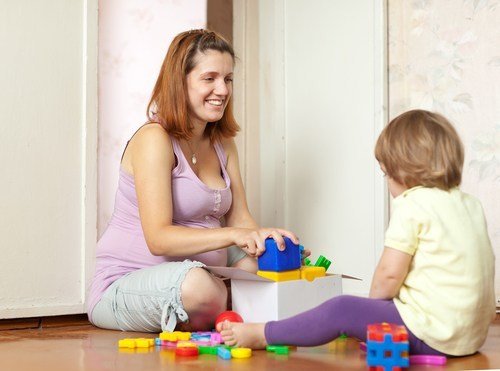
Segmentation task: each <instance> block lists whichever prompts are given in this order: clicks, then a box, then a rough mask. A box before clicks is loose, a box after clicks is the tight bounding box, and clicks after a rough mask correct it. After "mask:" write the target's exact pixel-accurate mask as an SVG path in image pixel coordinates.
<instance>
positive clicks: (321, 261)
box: [314, 255, 332, 271]
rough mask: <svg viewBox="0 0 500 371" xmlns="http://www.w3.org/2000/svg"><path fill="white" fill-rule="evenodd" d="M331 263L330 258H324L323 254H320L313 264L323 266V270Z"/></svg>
mask: <svg viewBox="0 0 500 371" xmlns="http://www.w3.org/2000/svg"><path fill="white" fill-rule="evenodd" d="M331 264H332V262H331V261H330V260H328V259H327V258H325V257H324V256H323V255H320V256H319V258H318V260H316V263H314V265H315V266H316V267H323V268H325V271H327V270H328V268H329V267H330V265H331Z"/></svg>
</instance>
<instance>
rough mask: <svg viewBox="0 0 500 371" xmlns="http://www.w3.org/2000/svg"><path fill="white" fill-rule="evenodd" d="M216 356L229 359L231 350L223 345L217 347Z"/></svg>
mask: <svg viewBox="0 0 500 371" xmlns="http://www.w3.org/2000/svg"><path fill="white" fill-rule="evenodd" d="M217 356H218V357H219V358H222V359H231V350H230V349H227V348H225V347H218V348H217Z"/></svg>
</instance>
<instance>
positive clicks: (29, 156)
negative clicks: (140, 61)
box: [0, 0, 97, 318]
mask: <svg viewBox="0 0 500 371" xmlns="http://www.w3.org/2000/svg"><path fill="white" fill-rule="evenodd" d="M0 46H1V49H0V53H1V61H2V62H1V68H0V86H1V89H0V138H1V139H2V144H1V146H0V158H1V159H2V168H1V170H0V174H1V182H0V262H1V263H0V264H1V268H0V318H15V317H30V316H44V315H57V314H70V313H82V312H83V311H84V309H85V290H86V288H87V286H88V281H89V276H90V274H89V273H90V271H91V269H92V267H91V264H88V262H90V261H91V256H92V255H93V253H94V245H95V239H96V232H95V229H96V228H95V225H96V223H95V219H96V218H95V215H96V186H95V185H96V128H97V125H96V118H97V115H96V111H97V107H96V101H97V100H96V97H97V83H96V81H97V77H96V66H97V63H96V57H97V52H96V50H97V1H96V0H86V1H85V0H81V1H77V0H74V1H66V0H46V1H30V0H18V1H8V2H4V4H3V5H2V11H1V12H0Z"/></svg>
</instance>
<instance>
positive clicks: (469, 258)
mask: <svg viewBox="0 0 500 371" xmlns="http://www.w3.org/2000/svg"><path fill="white" fill-rule="evenodd" d="M375 157H376V158H377V160H378V161H379V163H380V167H381V169H382V170H383V172H384V173H385V176H386V177H387V182H388V187H389V191H390V193H391V194H392V196H393V197H395V198H394V202H393V210H392V216H391V220H390V223H389V227H388V229H387V231H386V235H385V248H384V251H383V253H382V256H381V258H380V261H379V263H378V265H377V268H376V270H375V273H374V276H373V282H372V285H371V289H370V294H369V296H370V297H369V298H362V297H354V296H347V295H342V296H338V297H335V298H332V299H330V300H328V301H326V302H325V303H323V304H321V305H319V306H318V307H316V308H313V309H311V310H309V311H307V312H303V313H300V314H298V315H296V316H294V317H291V318H288V319H284V320H281V321H271V322H267V323H265V324H240V323H229V322H225V323H223V326H222V328H223V331H222V338H223V339H224V341H225V343H226V344H227V345H237V346H241V347H252V348H257V349H258V348H264V347H265V346H266V345H267V344H289V345H298V346H315V345H319V344H324V343H327V342H329V341H331V340H333V339H335V338H337V337H338V336H340V334H341V333H346V334H347V335H349V336H351V337H356V338H359V339H361V340H363V341H365V340H366V328H367V325H368V324H370V323H379V322H390V323H396V324H400V325H405V326H406V328H407V329H408V332H409V342H410V353H412V354H435V355H453V356H462V355H468V354H472V353H474V352H476V351H477V350H478V349H479V348H480V347H481V345H482V344H483V343H484V341H485V339H486V336H487V333H488V327H489V324H490V323H491V321H492V320H493V318H494V317H495V294H494V262H495V257H494V255H493V251H492V248H491V244H490V241H489V238H488V232H487V228H486V222H485V218H484V215H483V210H482V207H481V204H480V203H479V201H478V200H477V199H475V198H474V197H472V196H470V195H468V194H466V193H463V192H461V191H460V189H459V188H458V186H459V184H460V181H461V177H462V166H463V161H464V155H463V146H462V143H461V141H460V138H459V136H458V134H457V132H456V131H455V129H454V128H453V126H452V125H451V124H450V123H449V122H448V120H447V119H446V118H444V117H443V116H441V115H439V114H436V113H432V112H428V111H423V110H413V111H409V112H406V113H403V114H402V115H400V116H398V117H396V118H395V119H394V120H392V121H391V122H390V123H389V125H388V126H387V127H386V128H385V129H384V130H383V132H382V133H381V135H380V137H379V139H378V141H377V144H376V147H375Z"/></svg>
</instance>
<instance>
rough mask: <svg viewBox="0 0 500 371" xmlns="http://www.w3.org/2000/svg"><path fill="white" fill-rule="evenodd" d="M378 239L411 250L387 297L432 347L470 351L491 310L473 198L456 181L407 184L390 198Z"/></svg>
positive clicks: (489, 262) (489, 277) (488, 267)
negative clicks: (397, 285)
mask: <svg viewBox="0 0 500 371" xmlns="http://www.w3.org/2000/svg"><path fill="white" fill-rule="evenodd" d="M393 205H394V208H393V213H392V216H391V220H390V223H389V228H388V229H387V231H386V235H385V246H386V247H390V248H393V249H396V250H399V251H403V252H405V253H408V254H410V255H413V259H412V262H411V265H410V269H409V272H408V275H407V276H406V278H405V280H404V282H403V285H402V286H401V289H400V291H399V293H398V295H397V296H396V297H395V298H394V303H395V305H396V307H397V309H398V311H399V313H400V315H401V317H402V319H403V321H404V323H405V325H406V326H407V327H408V329H409V330H410V331H411V332H413V334H415V336H417V337H418V338H419V339H421V340H423V341H424V342H425V343H426V344H428V345H429V346H431V347H432V348H434V349H437V350H439V351H440V352H443V353H446V354H450V355H466V354H471V353H474V352H475V351H477V350H478V349H479V347H481V345H483V343H484V341H485V339H486V336H487V333H488V327H489V325H490V323H491V321H492V320H493V318H494V317H495V289H494V275H495V257H494V255H493V250H492V248H491V243H490V240H489V237H488V232H487V228H486V221H485V218H484V214H483V209H482V207H481V204H480V202H479V201H478V200H477V199H476V198H474V197H472V196H470V195H468V194H466V193H463V192H461V191H460V190H459V189H458V188H454V189H451V190H449V191H443V190H440V189H437V188H425V187H414V188H411V189H409V190H407V191H405V192H404V193H403V194H401V195H400V196H398V197H396V198H395V199H394V203H393Z"/></svg>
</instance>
